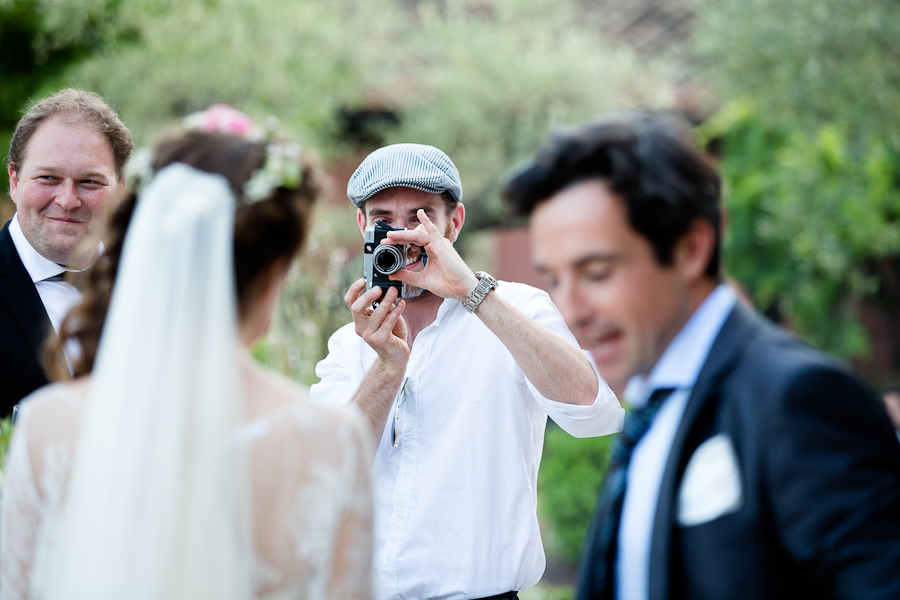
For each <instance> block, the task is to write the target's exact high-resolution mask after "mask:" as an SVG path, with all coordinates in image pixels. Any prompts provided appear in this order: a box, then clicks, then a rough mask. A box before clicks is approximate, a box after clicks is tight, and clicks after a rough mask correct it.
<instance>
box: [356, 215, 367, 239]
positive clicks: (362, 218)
mask: <svg viewBox="0 0 900 600" xmlns="http://www.w3.org/2000/svg"><path fill="white" fill-rule="evenodd" d="M356 224H357V225H359V232H360V233H361V234H363V237H365V235H366V215H365V213H363V209H361V208H357V209H356Z"/></svg>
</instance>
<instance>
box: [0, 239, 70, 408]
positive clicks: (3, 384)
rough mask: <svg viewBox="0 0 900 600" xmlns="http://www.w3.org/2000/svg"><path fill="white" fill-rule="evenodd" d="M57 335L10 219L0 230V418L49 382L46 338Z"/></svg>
mask: <svg viewBox="0 0 900 600" xmlns="http://www.w3.org/2000/svg"><path fill="white" fill-rule="evenodd" d="M54 335H56V334H55V332H54V331H53V325H52V324H51V323H50V317H48V316H47V311H46V310H45V309H44V304H43V302H41V297H40V296H39V295H38V292H37V288H36V287H34V283H33V282H32V281H31V276H30V275H28V271H26V270H25V265H23V264H22V260H21V259H20V258H19V253H18V252H17V251H16V246H15V244H13V241H12V236H10V234H9V223H8V222H7V223H6V225H5V226H4V227H3V229H2V230H0V417H4V416H6V415H8V414H10V413H11V412H12V408H13V406H15V405H16V403H17V402H18V401H19V400H21V399H22V398H23V397H24V396H27V395H28V394H30V393H31V392H32V391H34V390H36V389H37V388H39V387H41V386H42V385H44V384H46V383H47V376H46V375H45V373H44V369H43V368H42V366H41V356H42V353H43V349H44V345H45V343H46V341H47V339H48V338H49V337H50V336H54Z"/></svg>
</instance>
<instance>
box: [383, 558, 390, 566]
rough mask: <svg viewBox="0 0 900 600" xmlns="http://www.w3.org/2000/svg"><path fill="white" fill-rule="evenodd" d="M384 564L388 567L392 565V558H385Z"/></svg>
mask: <svg viewBox="0 0 900 600" xmlns="http://www.w3.org/2000/svg"><path fill="white" fill-rule="evenodd" d="M384 564H386V565H389V564H391V557H390V556H385V557H384Z"/></svg>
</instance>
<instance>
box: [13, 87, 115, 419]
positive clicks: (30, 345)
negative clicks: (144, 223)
mask: <svg viewBox="0 0 900 600" xmlns="http://www.w3.org/2000/svg"><path fill="white" fill-rule="evenodd" d="M131 149H132V141H131V133H130V132H129V131H128V129H127V128H126V127H125V125H123V124H122V122H121V121H120V120H119V117H118V116H117V115H116V112H115V111H114V110H113V109H112V107H110V106H109V104H107V103H106V102H105V101H104V100H103V99H102V98H100V96H98V95H97V94H94V93H92V92H84V91H81V90H74V89H65V90H62V91H60V92H58V93H56V94H53V95H52V96H49V97H48V98H44V99H43V100H41V101H40V102H37V103H36V104H35V105H34V106H32V107H31V109H29V110H28V112H26V113H25V116H23V117H22V119H21V120H20V121H19V123H18V125H17V126H16V130H15V133H14V134H13V137H12V141H11V143H10V147H9V164H8V173H9V194H10V196H11V197H12V200H13V202H14V203H15V205H16V214H15V215H14V216H13V218H12V219H11V220H10V221H9V222H8V223H7V224H6V225H5V226H4V227H3V229H2V230H0V381H2V385H0V416H3V415H7V414H9V413H10V412H11V411H12V408H13V406H14V405H15V404H16V403H17V402H18V401H19V400H20V399H21V398H22V397H24V396H25V395H27V394H29V393H30V392H32V391H33V390H35V389H37V388H38V387H40V386H42V385H44V384H45V383H47V377H46V375H45V373H44V370H43V368H42V357H43V354H44V345H45V343H46V341H47V338H48V336H53V335H55V332H56V331H58V330H59V326H60V324H61V323H62V320H63V318H64V317H65V315H66V313H67V312H68V311H69V309H70V308H71V307H72V306H73V305H74V304H75V303H77V302H78V300H79V298H80V293H79V292H78V290H76V289H75V288H74V287H73V286H72V285H71V284H70V283H68V282H67V281H65V280H64V278H63V275H64V274H65V273H67V272H78V271H82V270H84V269H86V268H87V267H89V266H90V265H91V264H92V263H93V262H94V260H96V258H97V257H98V256H99V253H100V248H99V246H97V245H93V246H91V247H87V248H86V247H85V246H84V244H83V242H84V241H85V240H86V239H88V238H89V236H90V235H91V234H92V233H93V231H94V227H95V226H96V224H97V222H98V220H99V217H100V215H101V214H102V212H103V211H104V210H105V209H106V207H107V205H108V204H109V203H110V202H111V201H112V200H113V199H114V198H115V197H116V195H117V194H118V193H120V192H121V191H122V189H123V188H124V183H125V178H124V176H123V168H124V165H125V163H126V162H127V160H128V157H129V156H130V155H131Z"/></svg>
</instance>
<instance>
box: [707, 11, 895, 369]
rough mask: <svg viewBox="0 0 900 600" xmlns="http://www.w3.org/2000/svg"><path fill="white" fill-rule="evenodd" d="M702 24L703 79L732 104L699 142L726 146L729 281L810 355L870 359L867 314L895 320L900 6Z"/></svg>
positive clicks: (714, 15) (722, 15) (754, 15)
mask: <svg viewBox="0 0 900 600" xmlns="http://www.w3.org/2000/svg"><path fill="white" fill-rule="evenodd" d="M703 15H704V27H702V28H701V29H700V31H699V33H698V47H699V48H700V49H701V51H702V53H703V56H704V57H705V59H706V61H707V70H706V73H707V75H708V76H709V77H710V78H711V80H712V81H714V82H716V83H717V84H718V86H719V89H720V91H721V92H722V93H723V94H724V95H725V96H726V98H730V101H729V102H728V103H726V105H725V106H724V107H723V108H722V109H721V110H720V111H719V113H718V114H717V115H716V116H715V118H714V119H712V120H711V121H710V122H709V123H707V124H705V125H704V128H703V133H704V134H705V135H706V136H707V137H716V136H719V137H721V138H722V139H723V147H724V157H723V162H722V170H723V173H724V175H725V178H726V181H727V183H728V194H727V198H726V206H727V211H728V218H729V227H728V236H727V238H726V244H725V254H726V268H727V270H728V272H729V274H731V275H732V276H734V277H735V278H737V279H738V280H739V281H740V282H741V283H742V284H744V285H746V286H747V287H748V288H749V290H750V292H751V294H752V295H753V298H754V300H755V301H756V303H757V304H758V305H760V306H762V307H764V308H767V309H768V310H770V311H771V312H772V313H773V314H774V315H776V316H780V317H782V318H784V319H785V320H786V321H787V322H788V323H789V324H790V325H791V326H792V327H794V328H795V329H796V330H798V331H799V332H800V333H802V334H803V335H805V336H806V337H807V338H808V339H809V340H810V341H811V342H812V343H813V344H815V345H817V346H819V347H821V348H824V349H826V350H828V351H831V352H834V353H836V354H838V355H841V356H844V357H858V356H864V355H866V354H867V353H868V352H869V350H870V344H869V340H868V336H867V335H866V333H865V331H864V329H863V328H862V326H861V325H860V323H859V320H858V302H859V300H861V299H863V300H866V301H867V302H875V303H878V304H880V305H881V306H882V307H883V310H885V311H886V312H888V313H891V312H896V311H897V310H898V307H900V296H898V293H900V289H897V286H896V285H894V284H892V281H893V280H894V279H895V278H896V277H897V275H898V271H897V263H898V261H897V259H898V257H900V160H898V159H900V121H898V119H897V118H896V115H897V114H898V112H900V61H898V60H897V59H898V58H900V57H898V50H900V48H898V45H897V43H896V40H898V39H900V5H898V4H897V3H896V2H886V1H874V2H867V3H863V4H859V3H847V2H840V1H838V0H816V1H811V0H790V1H788V0H767V1H763V2H760V1H756V0H724V1H722V2H717V3H710V4H709V5H708V6H707V8H706V9H705V11H704V12H703ZM735 23H740V24H741V25H740V27H736V26H734V24H735ZM892 286H893V287H892ZM894 352H895V353H897V352H900V348H895V349H894ZM897 358H900V354H898V356H897Z"/></svg>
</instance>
